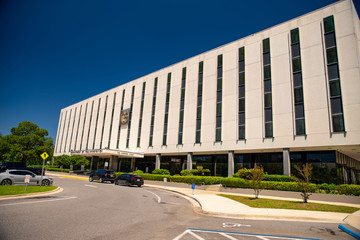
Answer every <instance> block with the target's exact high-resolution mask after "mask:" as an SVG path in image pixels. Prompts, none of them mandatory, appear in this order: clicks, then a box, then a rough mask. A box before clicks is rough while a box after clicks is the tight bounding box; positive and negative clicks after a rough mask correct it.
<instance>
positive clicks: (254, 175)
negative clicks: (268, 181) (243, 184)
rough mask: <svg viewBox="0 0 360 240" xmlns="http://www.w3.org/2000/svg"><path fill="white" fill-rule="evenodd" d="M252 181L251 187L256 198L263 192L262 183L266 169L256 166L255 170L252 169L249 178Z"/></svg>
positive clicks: (250, 182)
mask: <svg viewBox="0 0 360 240" xmlns="http://www.w3.org/2000/svg"><path fill="white" fill-rule="evenodd" d="M247 178H248V179H249V180H250V181H249V185H250V187H251V188H252V189H254V192H255V198H256V199H257V198H258V197H259V194H260V191H261V190H262V186H261V181H262V180H263V179H264V168H263V167H260V166H257V165H256V164H255V166H254V168H253V169H250V174H249V175H248V176H247Z"/></svg>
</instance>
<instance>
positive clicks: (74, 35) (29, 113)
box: [0, 0, 360, 141]
mask: <svg viewBox="0 0 360 240" xmlns="http://www.w3.org/2000/svg"><path fill="white" fill-rule="evenodd" d="M333 2H336V1H331V0H316V1H314V0H302V1H288V0H287V1H285V0H284V1H280V0H279V1H278V0H274V1H239V0H224V1H219V0H217V1H212V0H206V1H205V0H182V1H176V0H175V1H168V0H167V1H156V0H154V1H139V0H132V1H116V0H107V1H100V0H98V1H94V0H86V1H85V0H78V1H74V0H71V1H69V0H61V1H56V0H54V1H43V0H41V1H40V0H31V1H28V0H2V1H0V133H1V134H3V135H7V134H10V129H11V128H12V127H16V126H17V125H18V124H19V123H20V122H22V121H31V122H34V123H36V124H38V125H39V127H40V128H44V129H47V130H48V131H49V136H50V137H52V138H53V139H54V141H55V138H56V132H57V125H58V121H59V115H60V110H61V109H62V108H64V107H67V106H69V105H71V104H74V103H77V102H79V101H82V100H84V99H86V98H89V97H91V96H94V95H96V94H98V93H101V92H103V91H106V90H109V89H111V88H114V87H117V86H119V85H122V84H123V83H126V82H129V81H132V80H134V79H136V78H139V77H141V76H144V75H146V74H149V73H151V72H154V71H156V70H159V69H161V68H164V67H167V66H169V65H171V64H174V63H177V62H179V61H182V60H185V59H187V58H190V57H192V56H195V55H197V54H200V53H203V52H205V51H208V50H211V49H213V48H216V47H218V46H221V45H224V44H226V43H229V42H232V41H234V40H237V39H240V38H243V37H246V36H248V35H250V34H253V33H256V32H258V31H261V30H263V29H266V28H269V27H271V26H274V25H276V24H279V23H282V22H284V21H287V20H290V19H292V18H296V17H298V16H300V15H303V14H305V13H307V12H310V11H313V10H316V9H318V8H321V7H324V6H326V5H329V4H331V3H333ZM354 2H355V4H356V5H357V8H358V9H359V7H358V6H359V5H360V3H359V2H360V1H359V0H354Z"/></svg>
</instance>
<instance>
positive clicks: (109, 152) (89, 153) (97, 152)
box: [71, 149, 144, 158]
mask: <svg viewBox="0 0 360 240" xmlns="http://www.w3.org/2000/svg"><path fill="white" fill-rule="evenodd" d="M71 155H81V156H85V157H93V156H97V157H100V158H110V156H117V157H119V158H144V153H141V152H129V151H124V150H113V149H89V150H77V151H71Z"/></svg>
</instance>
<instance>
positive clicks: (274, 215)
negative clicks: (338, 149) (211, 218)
mask: <svg viewBox="0 0 360 240" xmlns="http://www.w3.org/2000/svg"><path fill="white" fill-rule="evenodd" d="M145 186H146V187H151V188H157V189H162V190H166V191H172V192H176V193H179V194H182V195H185V196H186V197H189V198H192V199H194V200H195V201H196V202H198V204H199V205H200V207H201V209H202V212H203V213H204V214H211V215H215V216H220V217H233V218H240V219H276V220H296V221H320V222H335V223H343V220H344V219H345V218H346V217H348V216H349V214H346V213H333V212H319V211H302V210H287V209H271V208H252V207H249V206H247V205H245V204H242V203H239V202H236V201H234V200H231V199H228V198H225V197H221V196H218V195H217V194H224V192H219V191H211V190H196V189H195V191H194V195H193V194H192V189H191V188H190V187H189V188H180V187H173V186H168V185H166V184H162V185H157V184H148V183H146V184H145ZM230 194H232V195H242V194H234V193H230ZM252 197H254V195H252ZM277 199H279V198H277ZM286 200H289V199H286ZM296 201H298V200H296ZM323 203H325V204H326V202H323ZM328 204H329V203H328ZM338 204H339V205H352V206H353V207H358V208H360V204H346V203H344V204H342V203H338ZM359 220H360V219H359Z"/></svg>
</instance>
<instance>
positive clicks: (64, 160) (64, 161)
mask: <svg viewBox="0 0 360 240" xmlns="http://www.w3.org/2000/svg"><path fill="white" fill-rule="evenodd" d="M55 165H57V166H63V167H64V168H70V165H71V161H70V156H69V155H65V154H64V155H61V156H57V157H56V158H55Z"/></svg>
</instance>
